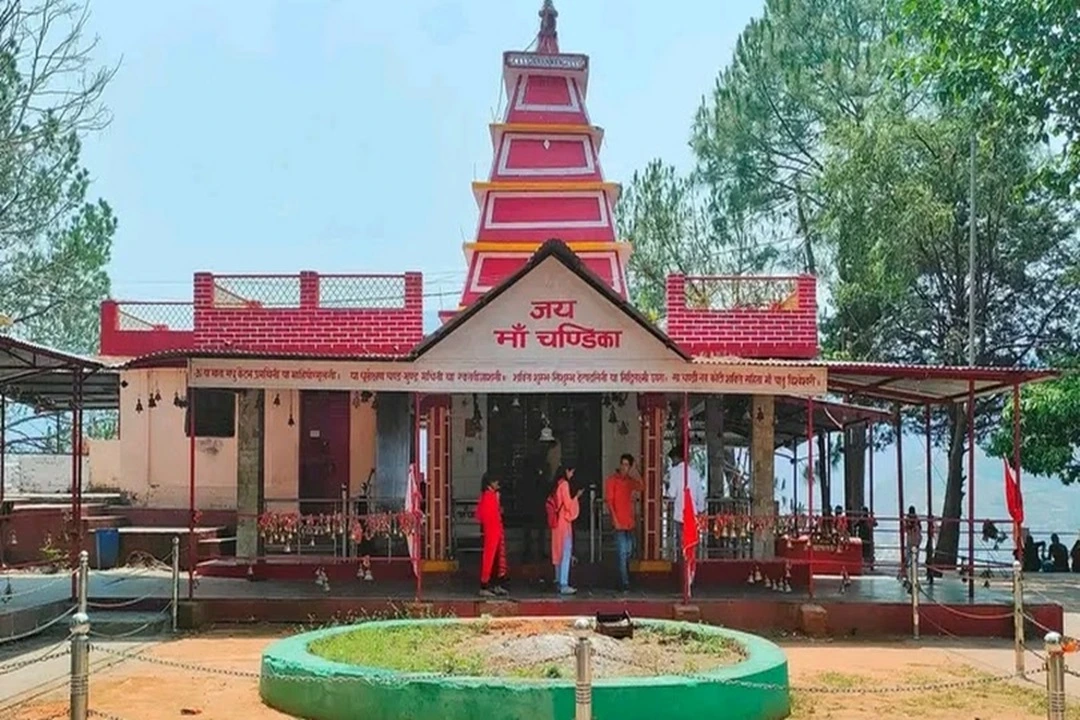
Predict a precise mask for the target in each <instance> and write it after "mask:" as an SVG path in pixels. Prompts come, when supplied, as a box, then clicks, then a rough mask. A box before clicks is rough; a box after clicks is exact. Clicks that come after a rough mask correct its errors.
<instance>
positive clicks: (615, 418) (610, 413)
mask: <svg viewBox="0 0 1080 720" xmlns="http://www.w3.org/2000/svg"><path fill="white" fill-rule="evenodd" d="M607 421H608V422H609V423H611V424H612V425H614V424H615V423H617V422H619V416H618V415H616V414H615V408H611V410H609V411H608V416H607Z"/></svg>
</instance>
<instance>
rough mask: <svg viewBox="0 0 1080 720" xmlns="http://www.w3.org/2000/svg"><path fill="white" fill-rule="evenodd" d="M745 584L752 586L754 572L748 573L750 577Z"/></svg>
mask: <svg viewBox="0 0 1080 720" xmlns="http://www.w3.org/2000/svg"><path fill="white" fill-rule="evenodd" d="M746 584H747V585H753V584H754V571H753V570H751V571H750V577H748V578H746Z"/></svg>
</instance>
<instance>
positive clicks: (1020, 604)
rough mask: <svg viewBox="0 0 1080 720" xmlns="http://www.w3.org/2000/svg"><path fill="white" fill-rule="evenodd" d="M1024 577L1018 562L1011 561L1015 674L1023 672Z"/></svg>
mask: <svg viewBox="0 0 1080 720" xmlns="http://www.w3.org/2000/svg"><path fill="white" fill-rule="evenodd" d="M1023 583H1024V576H1023V566H1022V565H1021V564H1020V561H1019V560H1014V561H1013V653H1014V654H1015V655H1016V674H1017V675H1018V676H1020V675H1023V674H1024V672H1025V670H1024V585H1023Z"/></svg>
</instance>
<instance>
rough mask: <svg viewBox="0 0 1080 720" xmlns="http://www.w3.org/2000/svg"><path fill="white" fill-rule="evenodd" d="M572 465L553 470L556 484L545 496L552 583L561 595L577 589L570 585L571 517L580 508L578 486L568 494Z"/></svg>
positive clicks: (572, 519) (572, 535)
mask: <svg viewBox="0 0 1080 720" xmlns="http://www.w3.org/2000/svg"><path fill="white" fill-rule="evenodd" d="M573 478H574V468H568V467H560V468H559V469H558V470H557V471H556V472H555V488H554V489H553V490H552V492H551V494H550V496H549V497H548V499H547V515H548V525H549V526H550V528H551V562H552V564H553V565H554V566H555V584H556V586H557V587H558V589H559V594H561V595H573V594H574V593H576V592H577V590H575V589H574V588H573V587H571V586H570V558H571V553H572V552H573V549H574V528H573V525H574V521H575V520H577V516H578V513H579V512H580V510H581V507H580V504H579V503H578V498H580V497H581V492H582V491H581V490H578V491H577V492H576V493H573V494H571V492H570V481H571V480H572V479H573Z"/></svg>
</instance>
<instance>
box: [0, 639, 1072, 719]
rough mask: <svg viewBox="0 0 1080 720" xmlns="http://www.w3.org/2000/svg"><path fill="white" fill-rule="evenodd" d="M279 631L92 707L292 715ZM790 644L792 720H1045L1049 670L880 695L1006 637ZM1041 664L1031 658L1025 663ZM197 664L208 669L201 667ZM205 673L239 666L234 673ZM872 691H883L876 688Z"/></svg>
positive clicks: (112, 676)
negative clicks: (277, 693) (270, 701)
mask: <svg viewBox="0 0 1080 720" xmlns="http://www.w3.org/2000/svg"><path fill="white" fill-rule="evenodd" d="M275 637H280V634H276V635H275V634H274V633H267V632H264V631H252V632H247V633H238V632H236V631H235V630H231V631H228V632H211V633H207V634H204V635H201V636H199V637H196V638H188V639H182V640H178V641H175V642H167V643H164V644H162V645H159V646H156V647H154V648H152V649H151V650H149V651H148V652H147V654H148V655H149V656H151V657H153V658H158V659H160V660H162V661H165V662H168V663H178V664H180V665H184V666H187V667H169V666H165V665H162V664H156V663H151V662H145V661H140V660H125V661H123V662H121V663H119V664H117V665H114V666H112V667H109V668H106V669H102V670H96V671H94V672H93V674H92V677H91V689H90V707H91V709H92V710H94V711H96V713H97V717H99V718H105V720H174V719H175V718H179V717H195V718H199V720H233V719H234V718H245V720H270V719H271V718H276V719H280V718H288V717H289V716H287V715H284V714H282V713H279V712H276V711H274V710H271V709H269V708H267V707H264V706H263V705H262V704H261V703H260V701H259V693H258V680H257V673H258V670H259V655H260V651H261V650H262V649H263V648H264V647H265V646H266V644H267V643H268V642H270V641H272V640H273V639H274V638H275ZM781 644H782V645H783V646H784V648H785V650H786V651H787V654H788V658H789V666H790V673H791V683H792V685H793V686H794V687H796V688H811V689H813V691H812V692H805V691H798V690H797V691H796V692H795V693H794V695H793V712H792V715H791V717H792V718H793V719H794V720H820V719H823V718H828V719H830V720H831V719H835V720H870V719H873V720H880V719H881V718H899V719H902V720H906V719H910V720H916V719H919V720H964V719H967V720H1041V719H1042V718H1045V717H1046V708H1045V705H1044V704H1043V702H1044V698H1045V690H1044V685H1043V683H1044V682H1045V680H1044V676H1043V675H1037V676H1035V678H1034V680H1033V681H1030V682H1023V681H1012V680H1005V681H995V682H988V683H986V684H982V685H979V686H976V687H964V688H946V689H940V690H933V691H931V690H918V691H914V692H903V693H883V692H880V690H881V689H882V688H886V687H894V686H907V687H910V686H919V685H925V684H927V683H931V682H937V683H940V682H952V681H956V682H963V681H967V680H970V679H972V678H977V677H988V676H997V675H1000V674H1002V673H1003V671H1005V672H1007V670H1008V667H1009V663H1008V662H1003V660H1007V659H1008V658H1009V657H1011V653H1010V650H1009V648H1008V647H1007V646H1004V645H1002V644H1001V643H998V644H995V645H990V644H978V643H972V644H970V645H965V646H963V647H958V646H953V645H946V644H944V643H937V642H933V641H931V642H927V643H925V644H923V645H915V644H911V643H907V642H900V641H897V642H894V643H882V644H878V645H869V644H857V645H853V644H841V643H827V642H826V643H808V642H805V641H802V642H785V641H781ZM1036 665H1037V662H1036V661H1035V660H1034V659H1031V660H1029V663H1028V667H1029V669H1031V668H1034V667H1035V666H1036ZM199 668H203V670H200V669H199ZM206 670H213V671H217V672H219V673H220V672H221V671H235V672H236V673H237V674H236V675H228V674H223V673H222V674H214V673H213V672H206ZM875 689H877V690H879V692H873V691H874V690H875ZM58 716H62V717H66V716H67V702H66V699H65V698H64V697H63V696H62V695H59V694H58V695H55V696H52V697H46V698H45V699H42V700H37V701H34V702H32V703H29V704H27V705H24V706H22V707H20V708H19V710H17V711H16V712H15V714H14V715H13V716H12V718H13V720H15V719H17V720H52V718H55V717H58ZM1068 717H1069V718H1070V720H1080V699H1078V700H1073V699H1070V707H1069V714H1068Z"/></svg>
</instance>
